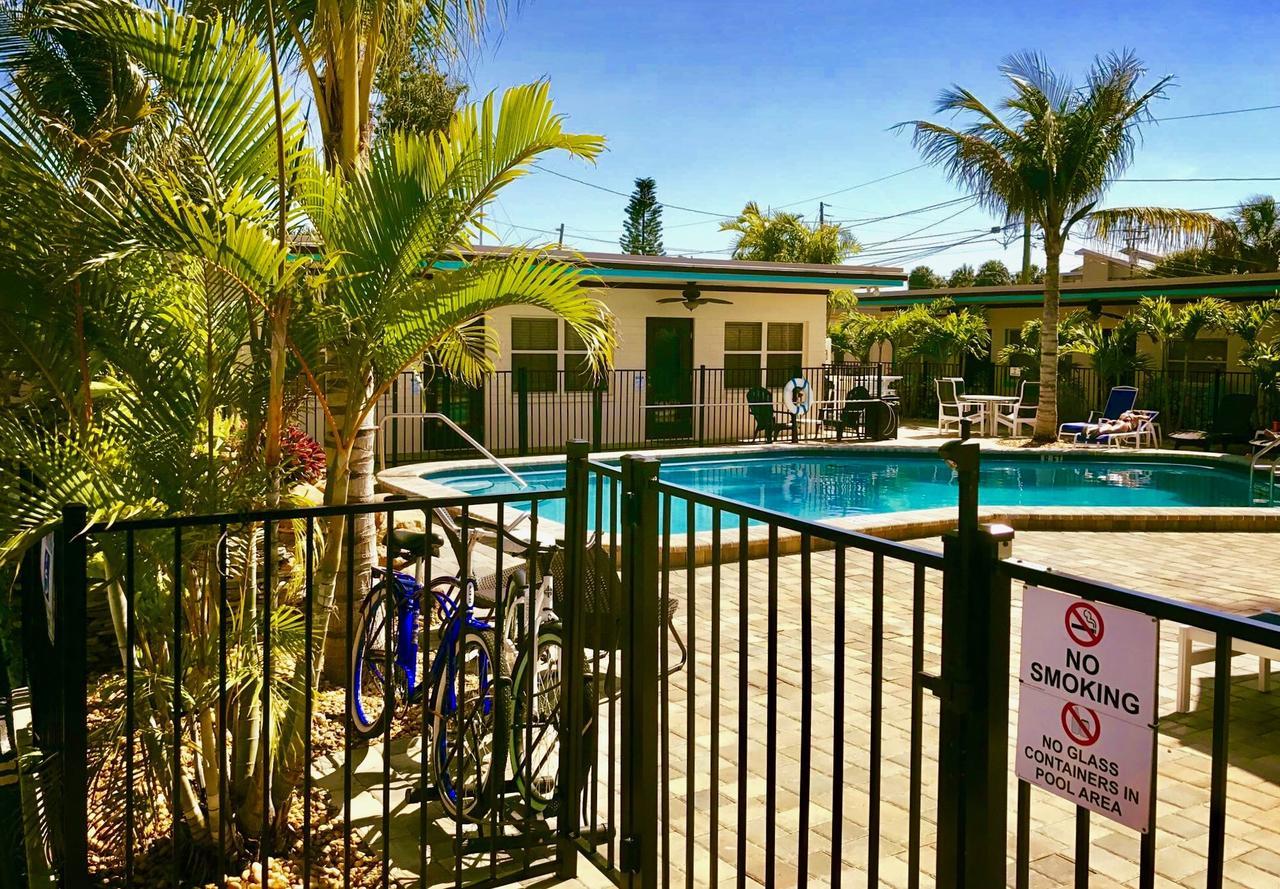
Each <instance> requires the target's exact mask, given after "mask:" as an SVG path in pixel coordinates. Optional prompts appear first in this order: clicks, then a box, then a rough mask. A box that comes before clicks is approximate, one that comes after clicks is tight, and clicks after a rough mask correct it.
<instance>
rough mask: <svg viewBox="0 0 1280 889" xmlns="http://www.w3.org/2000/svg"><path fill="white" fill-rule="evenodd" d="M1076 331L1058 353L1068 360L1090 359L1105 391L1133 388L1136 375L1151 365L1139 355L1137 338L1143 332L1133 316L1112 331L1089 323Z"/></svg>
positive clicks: (1123, 320) (1094, 322)
mask: <svg viewBox="0 0 1280 889" xmlns="http://www.w3.org/2000/svg"><path fill="white" fill-rule="evenodd" d="M1077 330H1078V334H1077V335H1075V336H1073V337H1072V340H1071V342H1069V343H1068V344H1067V345H1066V346H1060V349H1061V352H1062V354H1064V355H1068V356H1070V355H1073V354H1076V355H1087V356H1089V359H1090V361H1091V362H1092V364H1093V369H1094V370H1096V371H1097V372H1098V377H1099V382H1100V384H1101V388H1102V389H1104V390H1106V389H1110V388H1111V387H1112V386H1120V385H1130V384H1132V382H1133V380H1134V378H1135V375H1136V374H1137V373H1138V372H1140V371H1144V370H1147V369H1148V368H1149V367H1150V365H1151V359H1150V358H1149V357H1148V356H1146V355H1144V354H1142V353H1141V352H1139V351H1138V337H1139V336H1140V335H1141V334H1142V333H1143V329H1142V325H1141V322H1140V321H1139V320H1138V318H1137V317H1136V316H1134V315H1126V316H1125V317H1124V318H1122V319H1121V320H1120V322H1119V323H1118V324H1116V326H1115V327H1112V328H1104V327H1103V326H1102V325H1101V324H1099V323H1098V322H1096V321H1092V320H1089V321H1083V322H1082V323H1081V324H1080V325H1079V326H1078V328H1077Z"/></svg>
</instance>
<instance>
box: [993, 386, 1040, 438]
mask: <svg viewBox="0 0 1280 889" xmlns="http://www.w3.org/2000/svg"><path fill="white" fill-rule="evenodd" d="M1039 410H1040V384H1039V383H1037V382H1034V381H1032V380H1023V381H1022V382H1021V383H1019V384H1018V400H1017V401H1015V402H1012V403H1010V404H1001V405H997V406H996V431H997V432H998V431H999V430H1000V427H1001V426H1005V427H1007V428H1008V430H1009V434H1010V436H1012V437H1015V438H1016V437H1017V435H1018V430H1020V429H1021V428H1022V427H1023V426H1026V427H1027V428H1028V430H1031V429H1035V426H1036V414H1037V413H1038V412H1039Z"/></svg>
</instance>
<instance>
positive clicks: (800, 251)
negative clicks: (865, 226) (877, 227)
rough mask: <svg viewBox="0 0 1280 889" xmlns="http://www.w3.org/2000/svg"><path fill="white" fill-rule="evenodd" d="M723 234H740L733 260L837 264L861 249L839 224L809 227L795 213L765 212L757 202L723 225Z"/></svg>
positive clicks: (734, 248)
mask: <svg viewBox="0 0 1280 889" xmlns="http://www.w3.org/2000/svg"><path fill="white" fill-rule="evenodd" d="M720 231H730V232H736V233H737V235H738V237H737V240H736V241H735V242H734V245H733V258H734V259H754V260H759V261H762V262H807V263H813V264H816V265H836V264H838V263H841V262H843V261H844V260H846V259H848V258H849V257H850V256H853V255H854V254H856V253H857V252H858V251H859V250H861V249H862V248H861V247H860V246H859V244H858V242H857V240H856V239H855V238H854V237H853V235H852V234H851V233H850V232H849V231H848V229H845V228H843V227H842V226H840V225H838V224H837V223H834V222H828V223H824V224H821V225H809V224H807V223H806V222H805V221H804V220H803V219H802V218H801V217H800V216H798V215H797V214H795V213H785V212H783V211H781V210H775V211H773V212H764V211H762V210H761V209H760V206H759V205H758V204H757V203H756V202H755V201H751V202H749V203H748V204H747V205H746V206H745V207H743V208H742V212H741V213H740V214H739V215H738V218H737V219H733V220H730V221H728V222H722V223H720Z"/></svg>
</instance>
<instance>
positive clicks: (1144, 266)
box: [1060, 247, 1164, 284]
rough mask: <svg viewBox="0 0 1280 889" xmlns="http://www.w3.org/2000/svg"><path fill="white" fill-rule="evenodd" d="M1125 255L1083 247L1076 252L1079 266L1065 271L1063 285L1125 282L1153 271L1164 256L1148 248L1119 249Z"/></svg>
mask: <svg viewBox="0 0 1280 889" xmlns="http://www.w3.org/2000/svg"><path fill="white" fill-rule="evenodd" d="M1120 252H1121V253H1122V254H1124V255H1123V256H1111V255H1109V254H1107V253H1100V252H1098V251H1097V250H1090V249H1088V248H1087V247H1082V248H1080V249H1079V250H1077V251H1076V256H1079V257H1080V265H1078V266H1076V267H1075V268H1073V269H1069V270H1067V271H1064V272H1062V274H1061V277H1060V280H1061V281H1062V283H1063V284H1101V283H1102V282H1104V281H1125V280H1130V279H1133V278H1142V277H1145V276H1147V275H1149V274H1150V273H1151V269H1152V268H1154V266H1155V264H1156V263H1157V262H1159V261H1160V260H1161V259H1163V258H1164V257H1162V256H1160V255H1159V254H1156V253H1148V252H1147V251H1145V250H1137V249H1135V248H1132V247H1131V248H1129V249H1127V250H1121V251H1120Z"/></svg>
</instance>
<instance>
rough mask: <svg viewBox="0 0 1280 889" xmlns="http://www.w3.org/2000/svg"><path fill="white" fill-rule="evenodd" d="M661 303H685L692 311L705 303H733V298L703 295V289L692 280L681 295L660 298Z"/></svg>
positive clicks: (728, 304) (723, 304) (727, 304)
mask: <svg viewBox="0 0 1280 889" xmlns="http://www.w3.org/2000/svg"><path fill="white" fill-rule="evenodd" d="M658 302H660V303H684V307H685V308H686V309H688V310H689V311H690V312H692V311H693V310H694V309H696V308H697V307H698V306H700V305H704V304H705V303H719V304H720V305H722V306H731V305H733V301H732V300H728V299H718V298H716V297H714V296H703V295H702V291H701V290H699V289H698V285H696V284H695V283H694V282H692V281H690V282H689V283H688V285H687V286H686V287H685V288H684V290H681V291H680V295H679V296H667V297H664V298H662V299H660V300H658Z"/></svg>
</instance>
